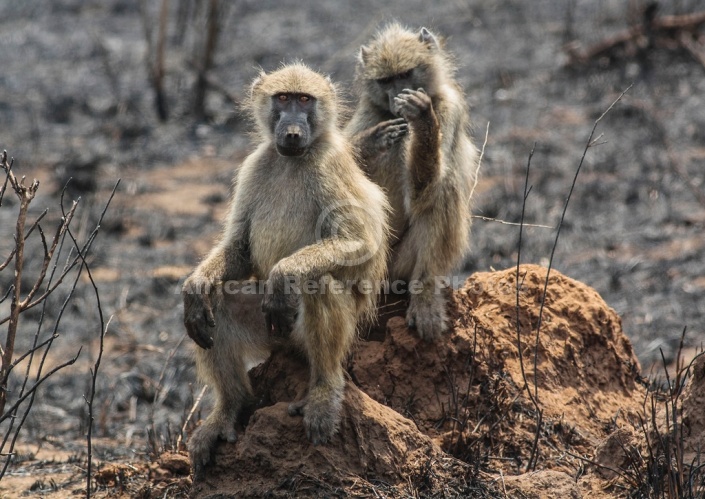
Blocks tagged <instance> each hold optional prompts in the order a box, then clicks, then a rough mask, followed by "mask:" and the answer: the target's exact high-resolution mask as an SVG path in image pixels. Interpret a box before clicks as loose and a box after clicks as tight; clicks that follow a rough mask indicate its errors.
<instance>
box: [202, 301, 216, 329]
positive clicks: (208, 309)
mask: <svg viewBox="0 0 705 499" xmlns="http://www.w3.org/2000/svg"><path fill="white" fill-rule="evenodd" d="M203 306H204V308H205V313H206V324H208V326H209V327H215V316H214V315H213V305H212V304H211V298H210V296H208V295H205V294H204V295H203Z"/></svg>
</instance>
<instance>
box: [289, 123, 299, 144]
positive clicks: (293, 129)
mask: <svg viewBox="0 0 705 499" xmlns="http://www.w3.org/2000/svg"><path fill="white" fill-rule="evenodd" d="M300 136H301V128H300V127H299V126H298V125H289V126H288V127H287V128H286V138H287V139H290V140H291V139H298V138H299V137H300Z"/></svg>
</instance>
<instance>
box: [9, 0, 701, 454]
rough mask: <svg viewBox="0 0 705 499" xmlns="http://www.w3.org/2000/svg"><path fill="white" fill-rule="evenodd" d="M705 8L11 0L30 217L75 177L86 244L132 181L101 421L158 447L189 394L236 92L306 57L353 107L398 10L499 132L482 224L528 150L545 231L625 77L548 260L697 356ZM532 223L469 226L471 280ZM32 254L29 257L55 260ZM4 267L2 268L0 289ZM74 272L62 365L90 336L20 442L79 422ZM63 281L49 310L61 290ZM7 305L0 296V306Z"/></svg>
mask: <svg viewBox="0 0 705 499" xmlns="http://www.w3.org/2000/svg"><path fill="white" fill-rule="evenodd" d="M703 12H705V1H699V0H690V1H689V0H680V1H679V0H673V1H668V2H667V1H663V2H645V1H641V0H534V1H532V2H522V1H519V0H468V1H461V0H456V1H436V2H429V1H428V0H427V1H424V2H422V1H415V0H412V1H401V0H399V1H395V0H385V1H384V2H376V1H369V0H361V1H358V2H338V1H333V0H318V1H316V2H308V3H307V2H301V1H298V0H297V1H289V0H276V1H274V0H258V1H253V0H235V1H225V0H221V1H217V0H171V1H169V0H145V1H142V2H140V1H137V0H100V1H99V0H94V1H91V0H83V1H81V0H24V1H14V0H0V19H2V22H1V24H0V25H1V27H0V148H4V149H7V151H8V153H9V154H10V155H11V156H14V158H15V164H14V171H15V172H16V173H17V174H18V175H26V176H27V177H28V178H32V177H37V178H39V179H40V180H41V182H42V184H41V188H40V193H39V195H38V197H37V199H36V200H35V201H34V203H33V205H32V212H31V213H32V214H33V216H34V217H36V216H37V215H38V214H39V213H40V212H41V211H42V210H43V209H45V208H48V209H49V214H48V215H47V217H48V218H47V221H52V220H53V221H57V220H58V219H59V217H60V216H61V210H60V208H59V203H60V194H61V192H62V189H63V187H64V185H66V182H67V181H68V179H69V178H71V179H72V181H71V182H70V183H69V185H68V188H67V189H66V192H65V194H64V197H65V199H66V200H71V199H75V198H78V197H80V198H81V201H80V204H79V209H78V211H77V221H76V222H74V224H75V226H76V232H77V237H78V238H79V239H81V238H83V239H85V238H86V237H87V235H88V234H90V232H91V230H92V229H93V227H94V226H95V224H96V223H97V221H98V217H99V215H100V211H101V210H102V208H103V207H104V206H105V203H106V202H107V200H108V197H109V195H110V191H111V190H112V189H113V187H114V186H115V184H116V182H117V180H118V179H122V180H121V183H120V185H119V187H118V189H117V193H116V195H115V198H114V200H113V202H112V204H111V206H110V208H109V209H108V211H107V214H106V216H105V219H104V221H103V223H102V224H101V227H100V233H99V235H98V238H97V239H96V241H95V243H94V245H93V247H92V249H91V255H90V260H89V261H90V265H91V269H92V274H93V278H94V280H95V281H96V283H97V284H98V287H99V290H100V298H101V306H102V309H103V311H104V314H105V317H106V318H107V317H110V316H112V320H111V323H110V327H109V329H108V334H107V336H106V347H105V353H104V359H103V364H102V366H101V374H100V375H99V377H98V389H97V392H96V407H97V409H96V410H97V416H96V418H97V419H96V421H97V434H98V435H99V436H104V437H112V438H118V439H119V440H120V442H121V443H122V444H123V446H124V447H125V448H129V449H137V450H134V452H142V450H140V449H142V448H143V445H144V443H145V442H146V441H147V437H148V433H150V432H151V433H152V435H153V436H154V438H153V439H152V442H151V444H150V445H152V448H153V449H156V448H158V447H160V446H163V445H165V442H167V441H169V440H170V439H173V435H176V434H178V433H179V429H180V428H181V426H182V424H183V422H184V420H185V414H186V413H187V412H188V410H189V408H190V407H191V405H192V403H193V401H194V399H195V398H196V397H197V396H198V393H199V390H200V388H199V387H198V386H197V385H196V384H195V373H194V370H193V362H192V360H191V354H190V352H191V350H192V348H193V345H192V344H191V341H190V340H189V339H188V338H184V330H183V326H182V318H181V314H182V309H181V300H180V297H179V294H178V291H179V289H180V282H182V278H183V277H185V276H186V275H187V274H188V272H189V271H190V270H191V269H192V268H193V267H194V266H195V265H196V264H197V263H198V261H199V259H200V258H201V257H202V256H203V255H204V253H205V252H206V251H207V250H208V249H209V247H210V245H211V244H212V242H213V241H214V239H215V238H216V237H217V235H218V232H219V230H220V223H221V222H220V220H221V218H222V215H223V213H224V210H225V208H226V205H227V199H228V196H229V192H230V182H231V178H232V173H233V168H234V166H235V165H236V164H237V162H238V161H239V160H240V159H241V158H242V157H243V156H244V155H245V154H246V153H247V151H248V148H249V147H250V144H249V138H248V135H247V133H248V129H249V126H248V122H247V119H246V117H245V116H243V114H242V113H241V112H240V111H239V110H238V104H239V103H240V102H241V100H242V99H243V97H244V96H245V95H246V88H247V85H248V83H249V82H250V81H251V80H252V78H253V77H254V76H255V75H256V74H257V71H258V68H259V67H262V68H264V69H265V70H272V69H275V68H276V67H277V66H278V65H279V64H280V63H281V62H283V61H284V62H286V61H294V60H297V59H300V60H303V61H305V62H306V63H308V64H309V65H311V66H312V67H314V68H315V69H318V70H321V71H323V72H326V73H329V74H330V75H331V76H332V78H333V80H334V81H336V82H339V83H340V84H341V86H342V88H343V90H344V95H345V97H346V100H347V102H348V104H349V105H350V106H353V105H354V103H355V97H354V86H353V74H354V66H355V59H356V55H357V51H358V49H359V47H360V45H361V44H363V43H364V42H365V41H366V40H368V39H369V38H370V37H371V36H372V35H373V34H374V32H375V30H376V29H377V28H378V27H380V26H381V25H383V24H384V23H385V22H389V21H392V20H396V21H399V22H401V23H403V24H406V25H408V26H410V27H414V28H419V27H421V26H426V27H428V28H429V29H431V30H433V31H434V32H437V33H438V34H440V35H442V36H443V37H445V38H446V44H447V48H448V49H449V50H450V51H451V52H452V53H453V54H454V55H455V58H456V62H457V65H458V71H457V79H458V81H459V83H460V85H461V86H462V87H463V88H464V89H465V92H466V95H467V102H468V106H469V107H470V109H471V116H472V122H473V130H472V131H473V135H474V137H475V139H476V142H477V144H478V145H481V144H482V143H483V141H484V138H485V131H486V129H487V126H488V124H489V134H488V138H487V144H486V149H485V154H484V160H483V164H482V172H481V176H482V179H481V181H480V183H479V185H478V188H477V192H476V196H475V208H474V214H475V215H477V216H481V217H486V218H490V219H497V220H501V221H504V222H511V223H517V222H519V221H520V216H521V212H522V197H523V190H524V180H525V175H526V169H527V163H528V158H529V154H530V151H532V149H533V150H534V154H533V157H532V159H531V168H530V174H529V184H530V186H531V192H530V194H529V196H528V198H527V200H526V207H525V208H526V214H525V222H526V223H528V224H538V225H544V226H549V227H555V226H556V225H557V224H558V220H559V219H560V215H561V211H562V209H563V206H564V203H565V200H566V196H567V195H568V193H569V190H570V187H571V183H572V181H573V178H574V176H575V173H576V168H577V167H578V165H579V163H580V160H581V156H582V155H583V151H584V149H585V147H586V143H587V140H588V136H589V134H590V131H591V129H592V127H593V125H594V122H595V120H596V119H597V118H598V117H599V116H600V115H601V114H602V113H603V112H604V111H605V110H606V109H607V108H608V107H609V105H610V104H611V103H612V102H613V101H614V100H615V99H616V98H617V97H618V96H619V95H620V94H621V93H622V92H623V91H624V90H626V89H627V88H628V87H629V86H630V85H631V88H630V89H629V91H628V92H627V94H626V95H625V96H624V98H623V99H622V100H621V102H620V103H619V104H618V105H617V106H616V107H615V108H614V109H613V110H612V111H611V112H610V113H609V114H608V115H607V116H606V117H605V118H604V119H603V120H602V121H601V122H600V124H599V126H598V129H597V133H596V137H597V136H598V135H599V140H597V141H596V142H595V144H593V146H592V147H590V148H589V150H588V152H587V155H586V157H585V161H584V164H583V166H582V170H581V172H580V175H579V177H578V179H577V182H576V185H575V189H574V192H573V195H572V199H571V202H570V205H569V207H568V211H567V215H566V219H565V222H564V224H563V228H562V232H561V235H560V241H559V244H558V246H557V249H556V253H555V258H554V260H553V266H554V268H556V269H558V270H559V271H561V272H562V273H564V274H566V275H568V276H569V277H572V278H575V279H577V280H580V281H582V282H585V283H587V284H588V285H590V286H592V287H594V288H595V289H596V290H597V291H598V292H599V293H600V294H601V295H602V297H603V298H604V299H605V301H606V302H607V303H608V304H609V305H610V306H611V307H613V308H614V309H615V310H616V311H617V312H618V313H619V314H620V316H621V317H622V320H623V326H624V330H625V332H626V333H627V335H628V336H629V338H630V339H631V341H632V343H633V344H634V346H635V349H636V352H637V355H638V356H639V358H640V360H641V362H642V367H643V368H644V370H645V374H648V373H649V371H650V370H651V369H652V368H653V366H654V364H656V365H657V366H658V364H659V363H660V362H661V354H660V352H661V351H663V354H664V357H665V359H666V361H667V362H672V361H673V359H674V357H675V355H676V352H677V348H678V343H679V340H680V337H681V333H682V331H683V328H684V327H686V326H687V328H688V330H687V334H686V340H685V341H686V347H687V349H688V351H689V352H693V351H694V350H695V349H696V348H699V347H700V345H701V344H702V342H703V339H704V338H705V327H704V326H705V324H704V320H703V317H704V316H705V299H704V298H703V294H704V293H705V237H704V236H703V228H704V227H705V170H704V169H703V164H704V162H705V78H704V75H705V38H704V37H703V34H704V33H705V28H703V26H704V25H705V16H704V15H703ZM65 202H67V201H65ZM16 204H17V203H16V201H15V200H14V199H13V198H12V196H10V195H6V196H5V199H4V201H3V205H2V209H0V258H1V259H3V260H4V258H5V255H7V254H9V252H10V251H11V248H12V247H13V245H14V241H13V233H14V222H15V219H16ZM518 235H519V231H518V227H517V226H515V225H510V224H507V223H501V222H497V221H488V220H483V219H476V220H475V222H474V228H473V235H472V253H471V255H470V256H469V257H468V260H467V262H466V264H465V266H464V268H463V269H462V273H463V275H467V274H469V273H472V272H477V271H489V270H492V269H504V268H507V267H511V266H514V265H516V259H517V243H518ZM554 238H555V230H552V229H550V228H542V227H526V228H525V229H524V237H523V245H522V252H521V258H522V263H529V262H533V263H539V264H542V265H547V264H548V261H549V257H550V254H551V248H552V245H553V241H554ZM32 244H35V246H36V247H35V250H37V249H39V246H38V244H39V243H38V242H35V243H32ZM28 251H29V250H28ZM29 253H30V255H31V254H32V252H31V251H30V252H29ZM34 254H35V256H34V257H32V256H30V258H29V262H28V265H29V266H30V269H31V268H34V269H36V268H38V265H39V263H40V262H39V261H40V260H41V258H40V257H41V253H36V252H35V253H34ZM32 265H33V266H34V267H32ZM11 277H12V276H11V272H10V271H9V269H8V270H6V271H5V272H3V273H2V274H0V295H4V293H5V292H6V290H7V289H8V287H9V285H10V282H11ZM80 282H81V283H82V285H81V286H79V287H78V288H77V290H76V292H75V293H74V294H73V295H72V298H71V305H70V306H69V307H68V308H67V310H66V313H65V314H64V315H63V318H62V319H61V323H60V324H59V327H58V328H57V332H58V333H59V334H60V335H61V336H60V337H59V338H58V339H57V340H56V341H55V342H54V345H53V347H52V350H51V353H50V355H49V360H48V362H49V363H51V362H55V363H57V362H60V361H62V360H66V359H67V358H70V357H71V356H73V355H74V354H75V353H76V350H77V348H78V346H80V345H84V350H83V352H82V354H81V356H80V357H79V361H78V362H77V363H76V364H74V365H73V366H71V367H70V368H67V369H65V370H63V371H61V372H60V373H58V374H57V375H56V376H53V377H52V378H51V379H49V380H48V381H47V382H46V384H45V385H44V387H43V389H42V390H41V391H40V393H39V394H38V396H37V400H36V401H35V408H34V410H33V413H32V416H31V417H30V419H28V422H27V424H26V429H27V431H28V433H27V435H28V436H29V437H30V439H31V437H36V438H47V437H46V433H47V428H52V431H53V432H54V434H55V435H57V434H60V432H63V434H64V435H68V436H75V437H80V436H81V435H82V433H83V432H84V431H85V411H86V404H85V401H84V400H83V398H82V395H84V394H85V393H86V391H87V390H88V389H89V385H90V368H91V366H92V365H93V362H94V361H95V358H96V355H97V352H98V338H99V335H100V323H99V322H98V318H97V312H96V309H97V307H96V301H95V297H94V294H93V290H92V288H91V287H90V286H89V285H88V283H87V281H86V279H85V277H84V278H83V280H82V281H80ZM59 291H60V292H57V294H56V295H55V296H52V297H51V300H50V302H49V306H48V308H47V312H46V313H47V317H48V319H47V321H46V323H47V324H51V320H54V321H55V322H56V320H57V318H58V317H57V315H58V312H57V311H58V310H59V306H60V304H61V303H63V301H64V300H65V298H66V296H67V293H68V291H65V290H63V291H62V290H61V289H60V290H59ZM61 293H64V294H61ZM8 307H9V303H8V302H7V301H6V302H4V303H0V316H5V315H7V311H8V310H9V308H8ZM39 317H40V315H39V312H37V311H29V312H28V313H26V314H24V315H23V322H22V323H21V326H20V337H19V338H18V346H17V347H16V351H18V352H21V351H23V350H22V349H23V348H24V349H27V348H28V347H29V345H30V344H31V341H32V340H31V339H32V337H33V335H34V334H35V332H36V331H37V325H36V322H37V320H38V318H39ZM51 333H52V328H51V327H45V328H44V329H41V330H40V332H39V336H40V337H44V336H45V335H48V334H51ZM691 356H692V355H691ZM20 380H21V378H20ZM15 382H16V383H17V382H19V381H15ZM155 439H156V440H155ZM160 439H161V440H160ZM106 452H107V451H106ZM131 452H132V450H131Z"/></svg>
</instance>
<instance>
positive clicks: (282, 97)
mask: <svg viewBox="0 0 705 499" xmlns="http://www.w3.org/2000/svg"><path fill="white" fill-rule="evenodd" d="M277 99H278V100H279V101H280V102H286V101H288V100H289V96H288V95H286V94H279V95H277Z"/></svg>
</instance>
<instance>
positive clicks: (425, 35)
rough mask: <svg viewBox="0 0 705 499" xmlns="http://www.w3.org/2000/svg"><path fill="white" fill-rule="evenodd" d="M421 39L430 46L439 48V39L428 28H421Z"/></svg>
mask: <svg viewBox="0 0 705 499" xmlns="http://www.w3.org/2000/svg"><path fill="white" fill-rule="evenodd" d="M419 41H421V42H423V43H425V44H426V45H428V46H429V47H432V48H438V40H436V37H435V36H433V33H431V32H430V31H429V30H427V29H426V28H421V31H420V32H419Z"/></svg>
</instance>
